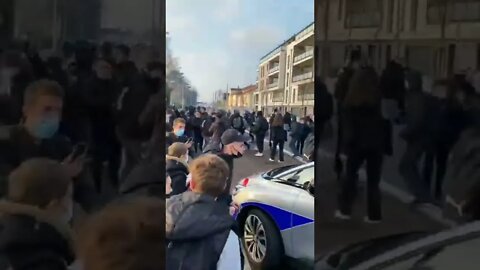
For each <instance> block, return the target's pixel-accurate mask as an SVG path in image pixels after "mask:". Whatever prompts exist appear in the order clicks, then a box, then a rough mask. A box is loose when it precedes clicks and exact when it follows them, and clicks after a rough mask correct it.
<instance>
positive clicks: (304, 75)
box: [292, 71, 313, 82]
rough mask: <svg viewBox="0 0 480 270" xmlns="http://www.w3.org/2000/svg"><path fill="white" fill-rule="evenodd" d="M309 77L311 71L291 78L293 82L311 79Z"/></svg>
mask: <svg viewBox="0 0 480 270" xmlns="http://www.w3.org/2000/svg"><path fill="white" fill-rule="evenodd" d="M311 78H313V72H312V71H310V72H307V73H304V74H301V75H297V76H294V77H293V78H292V81H293V82H299V81H303V80H308V79H311Z"/></svg>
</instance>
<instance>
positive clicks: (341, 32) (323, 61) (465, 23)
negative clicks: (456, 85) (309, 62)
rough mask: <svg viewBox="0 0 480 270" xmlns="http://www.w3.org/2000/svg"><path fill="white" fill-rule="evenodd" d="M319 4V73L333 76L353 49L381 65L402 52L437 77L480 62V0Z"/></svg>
mask: <svg viewBox="0 0 480 270" xmlns="http://www.w3.org/2000/svg"><path fill="white" fill-rule="evenodd" d="M317 8H318V9H317V10H316V13H317V14H316V16H315V17H316V18H317V20H316V24H317V27H316V28H317V33H316V42H317V45H318V47H317V48H318V57H317V61H318V62H317V63H318V65H319V66H318V69H317V71H318V75H320V76H322V77H323V78H324V79H325V80H328V78H329V77H334V76H335V74H336V72H337V71H338V69H339V68H340V67H342V66H343V65H344V64H345V61H346V59H347V56H348V54H349V51H351V50H353V49H355V50H360V51H361V52H362V55H363V56H364V57H365V58H366V59H368V60H369V61H370V63H371V64H372V65H373V66H374V67H375V68H376V69H377V70H379V71H380V70H382V69H383V68H384V67H385V65H386V63H387V62H388V61H389V60H391V59H395V58H401V59H403V60H404V62H405V64H406V65H408V66H409V67H411V68H413V69H416V70H419V71H420V72H422V74H423V75H424V79H425V88H426V89H429V85H430V84H431V82H432V80H433V79H435V78H439V77H445V76H447V75H450V74H453V73H459V72H465V71H466V70H469V69H479V68H480V0H384V1H377V0H325V1H321V3H320V5H318V6H317Z"/></svg>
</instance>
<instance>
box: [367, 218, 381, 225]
mask: <svg viewBox="0 0 480 270" xmlns="http://www.w3.org/2000/svg"><path fill="white" fill-rule="evenodd" d="M363 222H365V223H367V224H378V223H381V222H382V220H381V219H378V220H375V219H370V218H369V217H364V218H363Z"/></svg>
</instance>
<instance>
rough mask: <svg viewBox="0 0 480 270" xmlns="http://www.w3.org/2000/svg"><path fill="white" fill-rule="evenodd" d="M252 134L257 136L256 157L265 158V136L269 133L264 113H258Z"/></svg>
mask: <svg viewBox="0 0 480 270" xmlns="http://www.w3.org/2000/svg"><path fill="white" fill-rule="evenodd" d="M251 130H252V132H253V134H255V142H256V143H257V149H258V152H257V153H256V154H255V156H256V157H263V145H264V140H265V134H267V131H268V122H267V119H265V117H263V112H262V111H258V112H257V119H256V120H255V123H254V124H253V127H252V129H251Z"/></svg>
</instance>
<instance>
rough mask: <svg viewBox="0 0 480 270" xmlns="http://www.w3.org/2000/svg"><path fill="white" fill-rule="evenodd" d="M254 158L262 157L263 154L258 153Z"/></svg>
mask: <svg viewBox="0 0 480 270" xmlns="http://www.w3.org/2000/svg"><path fill="white" fill-rule="evenodd" d="M255 156H256V157H263V153H260V152H259V153H256V154H255Z"/></svg>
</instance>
